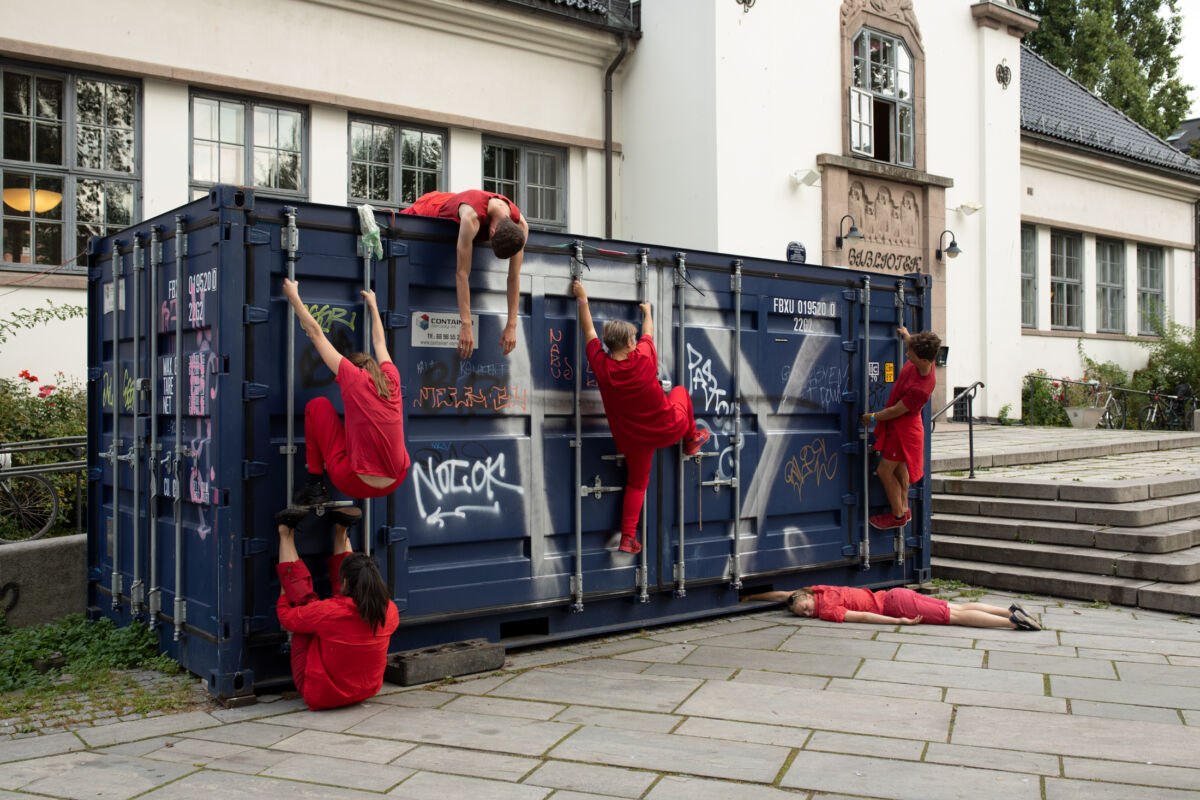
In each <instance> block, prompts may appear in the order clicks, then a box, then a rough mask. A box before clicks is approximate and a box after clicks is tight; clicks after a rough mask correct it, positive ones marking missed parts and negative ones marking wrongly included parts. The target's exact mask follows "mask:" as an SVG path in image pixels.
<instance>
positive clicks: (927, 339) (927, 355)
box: [908, 331, 942, 361]
mask: <svg viewBox="0 0 1200 800" xmlns="http://www.w3.org/2000/svg"><path fill="white" fill-rule="evenodd" d="M908 343H909V345H910V346H911V347H912V349H913V352H914V353H916V355H917V358H921V359H924V360H926V361H933V359H934V358H936V357H937V354H938V350H939V349H941V346H942V340H941V338H939V337H938V335H937V334H936V333H934V332H933V331H921V332H920V333H918V334H916V335H914V336H911V337H909V340H908Z"/></svg>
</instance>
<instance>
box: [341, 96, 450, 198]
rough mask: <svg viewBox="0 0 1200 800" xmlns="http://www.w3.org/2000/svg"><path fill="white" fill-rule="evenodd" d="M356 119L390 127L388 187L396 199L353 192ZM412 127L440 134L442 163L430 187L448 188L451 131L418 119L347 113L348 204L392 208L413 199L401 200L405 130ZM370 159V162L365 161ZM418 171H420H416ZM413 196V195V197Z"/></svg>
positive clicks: (420, 193) (440, 189)
mask: <svg viewBox="0 0 1200 800" xmlns="http://www.w3.org/2000/svg"><path fill="white" fill-rule="evenodd" d="M355 123H359V124H366V125H386V126H388V127H390V128H391V129H392V133H393V137H392V157H393V159H394V161H393V162H392V179H391V190H392V191H393V192H394V193H395V194H394V196H395V198H396V200H395V202H392V201H390V200H389V201H387V202H384V201H382V200H375V199H370V198H365V197H358V196H356V195H355V194H354V193H353V192H352V190H351V189H352V183H351V181H352V180H353V178H352V177H351V176H352V174H353V170H354V164H355V162H356V159H355V158H354V138H353V137H354V125H355ZM405 131H415V132H417V133H422V134H426V133H432V134H436V135H438V136H441V137H442V165H441V168H440V169H439V170H438V182H437V188H436V189H433V190H432V191H436V192H444V191H447V189H446V186H447V176H448V175H449V173H450V147H449V144H450V132H449V131H448V130H446V129H445V128H439V127H437V126H434V125H424V124H421V123H415V122H409V121H407V120H401V119H389V118H386V117H372V116H368V115H365V114H350V115H349V119H348V120H347V122H346V199H347V202H348V203H350V204H361V203H370V204H371V205H372V206H373V207H375V208H392V209H397V210H399V209H402V208H408V207H409V206H410V205H412V203H407V202H405V201H404V175H403V173H404V163H403V161H404V132H405ZM368 163H369V162H368ZM417 169H418V170H420V171H421V172H427V171H428V170H425V169H424V168H423V167H418V168H417ZM418 174H420V173H418ZM422 194H424V192H422V191H418V192H417V197H420V196H421V195H422ZM415 199H416V198H414V200H415Z"/></svg>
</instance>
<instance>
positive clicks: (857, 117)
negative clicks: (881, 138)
mask: <svg viewBox="0 0 1200 800" xmlns="http://www.w3.org/2000/svg"><path fill="white" fill-rule="evenodd" d="M872 37H877V38H879V39H880V40H881V41H883V42H885V43H888V44H890V45H891V52H892V54H893V55H892V63H890V64H889V63H883V64H882V67H883V69H884V71H885V73H890V74H891V75H892V78H893V87H894V91H893V93H892V94H888V93H887V92H886V91H876V90H875V89H874V88H873V87H872V85H871V84H872V80H871V69H870V67H871V64H872V61H871V57H870V56H871V38H872ZM860 39H862V40H863V41H864V46H863V55H862V57H859V56H857V55H856V54H855V46H856V43H857V42H858V41H859V40H860ZM849 47H850V75H849V87H848V88H849V104H850V108H849V114H848V115H847V117H848V118H847V123H848V126H847V136H848V145H849V150H850V153H852V154H853V155H856V156H861V157H864V158H870V159H873V160H875V161H880V162H882V163H885V164H895V165H896V166H899V167H905V168H907V169H916V165H917V160H918V159H917V100H916V95H917V56H916V55H915V54H914V52H913V49H912V48H911V47H910V46H909V44H908V42H907V40H905V38H904V37H903V36H899V35H897V34H894V33H887V32H885V31H882V30H879V29H877V28H872V27H871V26H869V25H863V26H861V27H860V28H859V29H858V30H857V31H856V32H855V34H854V35H853V36H852V37H850V41H849ZM901 52H903V54H904V57H905V58H906V59H907V62H908V63H907V67H908V68H907V69H906V70H905V69H901V63H900V58H899V54H900V53H901ZM860 65H861V70H860V69H859V66H860ZM860 75H861V76H862V85H859V80H858V77H859V76H860ZM902 75H906V76H907V81H908V87H907V91H908V96H907V97H906V98H905V97H902V96H901V91H902V90H901V87H900V78H901V76H902ZM868 98H869V99H868ZM864 101H866V105H867V107H868V109H869V111H870V119H868V120H864V119H863V116H862V104H863V102H864ZM881 104H886V105H888V106H889V107H890V110H889V120H888V121H887V123H888V127H889V129H890V148H891V152H890V153H888V154H886V155H882V154H880V153H878V152H876V147H875V136H876V134H877V132H878V128H879V126H881V125H882V124H883V122H882V121H881V120H880V119H878V116H879V115H878V114H877V113H876V107H877V106H879V105H881ZM904 110H907V112H908V114H907V118H908V120H909V124H910V130H909V131H908V132H907V133H905V132H904V131H902V130H901V125H900V123H901V120H902V119H903V118H904V117H905V115H904V114H903V111H904ZM864 129H869V130H870V134H871V135H870V136H869V137H866V138H864V136H863V130H864ZM856 133H857V134H858V141H859V146H858V147H855V145H854V142H855V134H856ZM906 140H907V146H908V158H907V159H904V158H903V157H902V153H903V150H904V144H905V141H906ZM866 142H869V146H868V145H867V144H866Z"/></svg>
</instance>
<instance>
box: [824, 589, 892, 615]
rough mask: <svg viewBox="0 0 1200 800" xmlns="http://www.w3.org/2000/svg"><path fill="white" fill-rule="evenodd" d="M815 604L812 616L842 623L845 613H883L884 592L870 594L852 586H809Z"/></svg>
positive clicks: (868, 591)
mask: <svg viewBox="0 0 1200 800" xmlns="http://www.w3.org/2000/svg"><path fill="white" fill-rule="evenodd" d="M809 588H810V589H811V590H812V593H813V600H814V602H815V604H816V605H815V607H814V608H815V613H814V614H813V616H815V617H819V618H821V619H824V620H828V621H830V622H844V621H845V620H846V612H847V611H867V612H869V613H871V614H882V613H883V595H884V594H885V593H884V592H872V591H871V590H869V589H858V588H855V587H853V586H810V587H809Z"/></svg>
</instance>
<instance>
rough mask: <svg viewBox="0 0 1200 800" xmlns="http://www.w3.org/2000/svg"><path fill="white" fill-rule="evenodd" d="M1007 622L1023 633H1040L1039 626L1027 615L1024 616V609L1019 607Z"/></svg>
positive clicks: (1040, 627)
mask: <svg viewBox="0 0 1200 800" xmlns="http://www.w3.org/2000/svg"><path fill="white" fill-rule="evenodd" d="M1009 620H1010V621H1011V622H1012V623H1013V624H1014V625H1016V626H1017V628H1019V629H1020V630H1023V631H1040V630H1041V629H1042V626H1041V624H1040V623H1039V622H1038V621H1037V620H1036V619H1034V618H1033V617H1031V616H1030V615H1029V614H1026V613H1025V609H1023V608H1021V607H1019V606H1018V607H1017V610H1016V611H1014V612H1013V613H1012V616H1011V617H1009Z"/></svg>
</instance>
